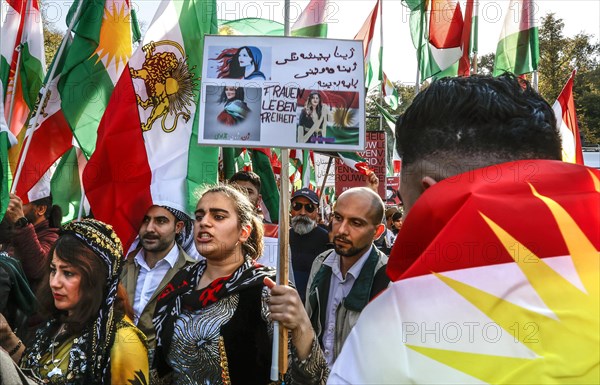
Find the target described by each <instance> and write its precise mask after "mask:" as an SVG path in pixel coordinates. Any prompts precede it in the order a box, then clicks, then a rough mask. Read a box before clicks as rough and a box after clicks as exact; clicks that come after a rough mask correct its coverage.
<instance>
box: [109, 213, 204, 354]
mask: <svg viewBox="0 0 600 385" xmlns="http://www.w3.org/2000/svg"><path fill="white" fill-rule="evenodd" d="M190 241H191V242H192V247H193V223H192V220H191V218H190V217H189V216H188V215H187V214H185V213H184V212H182V211H180V210H177V209H174V208H173V207H170V206H158V205H153V206H150V208H149V209H148V211H147V212H146V215H145V216H144V219H143V221H142V225H141V226H140V230H139V245H138V247H137V248H136V249H134V250H133V251H132V252H130V253H129V255H128V256H127V262H126V263H125V266H124V267H123V272H122V274H121V282H122V283H123V286H125V289H126V290H127V295H128V296H129V299H130V301H131V302H132V303H131V305H132V306H133V310H134V322H135V324H136V325H137V327H138V328H139V329H140V330H141V331H143V332H144V334H146V337H147V338H148V348H149V349H150V352H149V353H150V354H149V357H150V359H152V353H153V351H154V347H155V339H156V331H155V330H154V326H153V325H152V316H153V315H154V309H155V307H156V302H157V297H158V294H159V293H161V292H162V291H163V289H164V288H165V286H166V285H167V284H168V283H169V282H170V281H171V279H172V278H173V276H175V274H176V273H177V272H179V271H180V270H182V269H183V268H185V267H186V266H189V265H192V264H194V263H195V262H196V261H195V260H194V259H193V258H192V257H190V256H189V255H188V253H186V251H185V250H187V247H186V246H187V245H188V243H189V242H190ZM184 248H185V249H184Z"/></svg>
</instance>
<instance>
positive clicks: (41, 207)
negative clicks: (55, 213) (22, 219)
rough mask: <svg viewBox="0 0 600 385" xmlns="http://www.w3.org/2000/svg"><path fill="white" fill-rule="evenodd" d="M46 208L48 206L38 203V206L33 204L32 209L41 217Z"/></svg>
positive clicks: (44, 213)
mask: <svg viewBox="0 0 600 385" xmlns="http://www.w3.org/2000/svg"><path fill="white" fill-rule="evenodd" d="M47 210H48V206H46V205H39V206H37V205H36V206H35V208H34V209H33V211H34V212H35V215H37V216H38V217H43V216H44V215H46V211H47Z"/></svg>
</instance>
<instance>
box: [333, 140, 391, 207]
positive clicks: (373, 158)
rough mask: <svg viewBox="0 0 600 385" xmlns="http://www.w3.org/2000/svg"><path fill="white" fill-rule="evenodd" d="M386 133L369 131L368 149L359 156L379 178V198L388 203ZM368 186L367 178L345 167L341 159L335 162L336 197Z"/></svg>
mask: <svg viewBox="0 0 600 385" xmlns="http://www.w3.org/2000/svg"><path fill="white" fill-rule="evenodd" d="M385 137H386V135H385V131H367V132H366V148H365V150H364V151H359V152H357V154H358V155H359V156H361V157H362V158H364V159H365V160H366V162H367V165H368V166H369V168H370V169H371V170H373V172H375V175H377V178H379V191H378V192H379V196H380V197H381V199H383V201H384V202H385V201H386V184H385V180H386V179H385V178H386V158H385V143H386V138H385ZM360 186H367V177H366V175H362V174H360V173H358V172H357V171H353V170H351V169H350V167H348V166H346V165H344V164H343V163H342V162H341V161H340V160H339V159H336V161H335V195H337V196H339V195H340V194H341V193H343V192H344V191H346V190H348V189H349V188H351V187H360Z"/></svg>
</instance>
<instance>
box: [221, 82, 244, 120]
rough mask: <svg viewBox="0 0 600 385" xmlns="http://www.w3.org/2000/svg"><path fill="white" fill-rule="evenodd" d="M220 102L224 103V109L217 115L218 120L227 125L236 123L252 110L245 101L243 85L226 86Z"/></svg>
mask: <svg viewBox="0 0 600 385" xmlns="http://www.w3.org/2000/svg"><path fill="white" fill-rule="evenodd" d="M219 103H223V104H224V105H225V106H224V107H223V111H221V113H220V114H219V115H218V116H217V120H218V121H219V122H221V123H223V124H225V125H227V126H233V125H236V124H238V123H240V122H242V121H244V119H246V115H248V112H250V108H248V105H247V104H246V102H245V101H244V89H243V88H242V87H234V86H225V87H223V92H221V97H220V98H219Z"/></svg>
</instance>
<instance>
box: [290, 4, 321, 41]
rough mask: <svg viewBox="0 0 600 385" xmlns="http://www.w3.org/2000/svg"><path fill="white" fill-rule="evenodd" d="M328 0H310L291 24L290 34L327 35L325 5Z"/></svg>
mask: <svg viewBox="0 0 600 385" xmlns="http://www.w3.org/2000/svg"><path fill="white" fill-rule="evenodd" d="M328 3H329V0H310V3H308V5H307V6H306V8H304V10H303V11H302V13H301V14H300V16H299V17H298V20H296V22H295V23H294V25H292V28H291V34H292V36H307V37H327V5H328Z"/></svg>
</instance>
